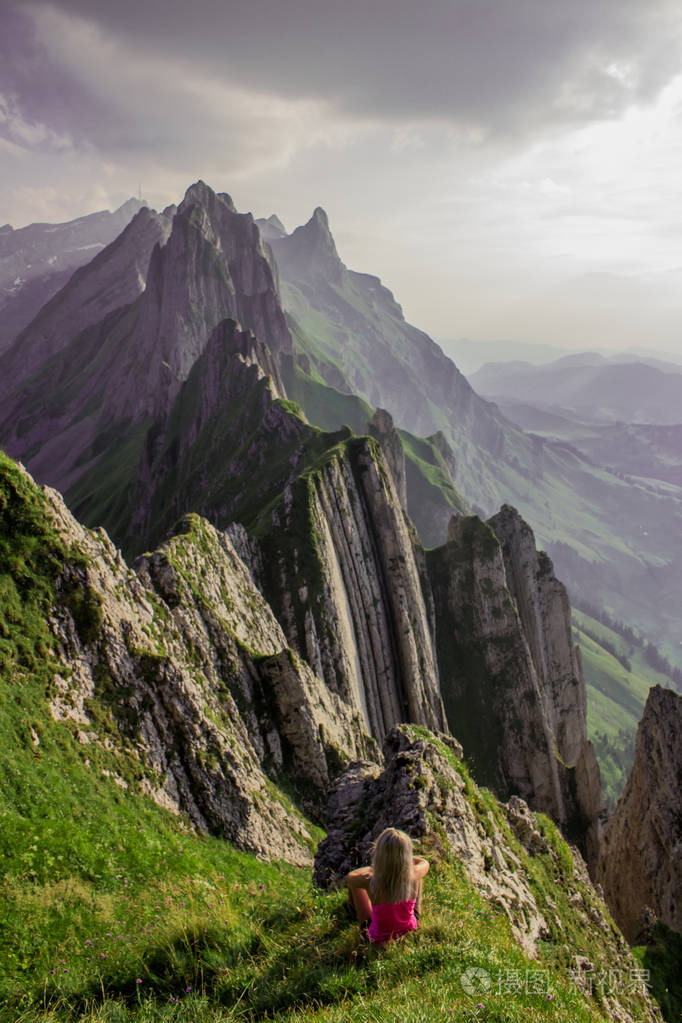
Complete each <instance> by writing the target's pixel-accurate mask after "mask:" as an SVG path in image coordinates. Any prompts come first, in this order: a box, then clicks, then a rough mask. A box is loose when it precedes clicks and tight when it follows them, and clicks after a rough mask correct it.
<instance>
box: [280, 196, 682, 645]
mask: <svg viewBox="0 0 682 1023" xmlns="http://www.w3.org/2000/svg"><path fill="white" fill-rule="evenodd" d="M270 245H271V247H272V251H273V253H274V256H275V258H276V260H277V264H278V266H279V271H280V283H281V291H282V299H283V303H284V308H285V310H286V312H287V319H288V324H289V328H290V330H291V333H292V338H293V342H294V352H295V362H296V373H295V377H294V379H293V380H292V381H289V380H288V381H287V390H288V393H289V394H291V395H292V396H294V397H296V400H298V401H300V402H301V404H302V405H303V407H304V409H305V411H306V414H307V415H308V416H309V418H310V419H311V421H312V422H318V419H317V418H316V417H318V416H319V415H320V403H319V400H318V399H317V398H316V397H315V394H316V391H315V387H314V386H313V384H314V382H315V380H317V381H320V379H321V380H322V381H323V382H324V383H326V385H327V386H328V387H329V388H331V389H333V393H334V394H335V395H336V400H335V401H334V402H329V403H328V404H327V408H326V409H325V416H324V425H325V428H327V429H329V428H330V427H332V426H340V425H341V424H343V423H344V422H349V420H348V419H347V418H345V403H344V402H343V401H342V400H341V399H342V397H343V395H344V394H345V395H348V398H349V400H350V395H351V394H355V395H357V396H358V397H360V398H361V399H363V400H364V401H365V402H367V403H368V404H369V405H371V406H374V407H376V406H381V407H383V408H385V409H387V410H388V411H389V412H390V413H391V415H392V416H393V418H394V420H395V422H396V425H397V426H398V427H399V428H400V429H404V430H409V431H411V432H412V433H413V434H420V435H422V436H424V435H433V434H434V433H436V432H437V431H440V432H441V433H442V435H443V438H444V439H445V441H446V442H447V444H448V445H449V446H450V447H451V448H452V452H453V461H454V463H455V480H456V485H457V490H458V492H459V493H460V494H461V495H462V496H463V497H464V499H465V500H467V501H468V502H469V504H470V507H473V508H474V509H475V510H477V511H479V512H481V513H483V514H485V515H486V516H487V515H490V514H493V513H494V512H495V511H496V510H497V509H498V508H499V506H500V505H501V504H503V503H505V502H508V503H510V504H512V505H514V506H515V507H517V508H518V509H519V510H520V511H521V513H522V515H523V516H524V518H525V519H526V520H527V521H528V522H529V523H531V524H532V526H533V529H534V530H535V532H536V535H537V536H538V538H539V542H540V543H541V544H542V546H543V547H544V548H545V549H546V550H547V551H548V553H549V554H550V555H551V557H552V559H553V561H554V563H555V566H556V569H557V573H558V575H559V577H560V578H561V579H562V580H563V581H564V582H565V583H567V585H568V586H569V590H570V591H571V592H572V593H575V594H576V595H579V594H583V595H585V594H589V596H590V599H592V600H594V601H598V602H600V603H601V604H602V605H603V606H604V608H605V609H607V610H609V611H610V612H611V613H612V614H613V615H614V616H615V617H616V618H618V619H620V620H622V621H626V622H630V623H632V624H634V625H637V626H638V627H640V628H641V629H642V630H643V631H644V632H645V633H646V634H647V635H649V636H650V637H651V639H652V640H654V641H655V642H656V644H657V645H659V646H661V647H662V648H663V649H664V652H665V654H666V656H668V657H671V658H672V659H673V660H674V661H675V662H676V663H682V648H678V647H677V646H676V640H675V637H676V635H677V621H678V617H679V615H678V609H679V607H680V606H682V572H681V571H680V566H681V565H682V499H681V496H680V495H679V494H678V493H677V492H676V491H674V492H671V491H665V488H662V487H660V486H659V485H658V484H651V485H649V484H647V483H645V482H644V481H642V482H638V483H637V485H632V484H630V483H628V482H627V481H626V480H622V479H620V478H618V476H617V475H615V474H614V473H613V472H609V471H605V470H603V469H602V468H600V467H599V466H598V465H595V464H594V462H592V461H591V460H589V459H588V458H586V457H585V456H583V455H581V454H580V452H579V451H578V450H577V449H576V448H575V447H573V446H571V445H570V444H566V443H565V442H564V441H561V442H558V443H557V442H554V441H550V440H545V439H543V438H541V437H538V436H529V435H528V434H527V433H525V432H524V431H523V430H521V429H519V428H518V427H516V426H515V425H514V424H513V423H512V422H510V420H509V419H507V418H506V417H505V416H504V415H503V414H501V412H500V410H499V409H498V408H497V407H496V406H495V405H493V404H492V403H490V402H488V401H486V400H483V399H481V398H480V397H479V395H478V394H476V393H475V391H474V390H473V388H472V387H471V386H470V384H469V382H468V381H467V380H466V378H465V377H464V376H463V375H462V374H461V373H460V372H459V370H458V369H457V368H456V367H455V365H454V364H453V363H452V361H451V360H450V359H449V358H448V357H447V356H446V355H445V354H444V353H443V351H442V350H441V348H440V347H439V346H438V345H437V344H436V343H435V342H434V341H433V340H432V339H431V338H430V337H428V335H427V334H425V333H423V332H422V331H419V330H417V329H416V328H414V327H412V326H411V325H410V324H408V323H406V322H405V319H404V317H403V315H402V310H401V308H400V306H399V305H398V303H397V302H396V301H395V299H394V297H393V295H392V294H391V292H390V291H389V290H388V289H387V288H386V287H385V286H384V285H383V284H382V283H381V281H380V280H379V279H378V278H376V277H372V276H370V275H368V274H360V273H355V272H354V271H352V270H349V269H348V268H347V267H346V266H345V265H344V264H343V262H342V260H341V259H340V257H339V255H338V252H337V250H336V246H335V244H334V240H333V237H332V234H331V231H330V228H329V223H328V220H327V217H326V215H325V214H324V212H323V211H322V210H320V209H318V210H316V211H315V213H314V214H313V216H312V218H311V219H310V221H309V222H308V223H307V224H305V225H303V226H302V227H299V228H297V229H296V230H295V231H293V232H292V233H291V234H290V235H287V236H286V237H282V238H273V239H271V241H270ZM572 357H573V356H570V357H569V358H572ZM600 360H601V357H600V356H599V355H598V354H597V355H593V356H591V357H590V360H589V361H592V362H596V363H597V365H598V366H599V365H601V361H600ZM580 371H581V372H585V373H593V372H594V371H595V369H594V367H592V366H590V367H587V368H586V369H585V370H580ZM652 372H653V373H657V372H658V371H657V370H652ZM680 380H681V381H682V377H680ZM333 413H335V414H336V417H337V418H336V419H334V414H333ZM320 425H321V424H320ZM408 500H409V499H408ZM415 518H416V516H415ZM431 521H432V524H435V520H434V519H433V517H432V520H431ZM446 523H447V514H446V513H445V512H444V511H443V514H442V517H441V519H440V524H441V526H440V528H441V529H443V530H444V529H445V526H446ZM442 535H443V534H442V533H441V534H440V536H438V535H434V534H433V533H431V534H430V535H429V538H428V540H427V541H426V542H428V543H429V544H437V543H438V542H440V540H441V537H442Z"/></svg>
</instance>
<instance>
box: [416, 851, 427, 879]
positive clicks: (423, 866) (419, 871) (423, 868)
mask: <svg viewBox="0 0 682 1023" xmlns="http://www.w3.org/2000/svg"><path fill="white" fill-rule="evenodd" d="M412 865H413V870H414V877H415V880H417V881H421V879H422V878H423V877H426V875H427V874H428V872H429V866H430V864H429V861H428V860H425V859H424V857H423V856H413V857H412Z"/></svg>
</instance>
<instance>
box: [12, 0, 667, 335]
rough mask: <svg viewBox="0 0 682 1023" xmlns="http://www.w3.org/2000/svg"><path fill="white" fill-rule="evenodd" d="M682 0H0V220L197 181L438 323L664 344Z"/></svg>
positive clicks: (459, 331)
mask: <svg viewBox="0 0 682 1023" xmlns="http://www.w3.org/2000/svg"><path fill="white" fill-rule="evenodd" d="M681 157H682V6H681V5H680V2H679V0H570V2H568V0H421V3H419V4H417V3H416V2H415V0H344V2H338V0H335V2H334V3H331V2H329V3H324V2H323V0H194V2H193V3H192V4H188V3H187V2H186V0H183V2H180V0H57V2H55V3H50V4H43V3H11V2H8V0H0V173H1V181H2V188H1V189H0V223H4V222H6V221H9V222H10V223H11V224H13V225H14V226H15V227H19V226H22V225H24V224H26V223H29V222H31V221H35V220H47V221H60V220H66V219H70V218H72V217H75V216H79V215H81V214H82V213H86V212H91V211H93V210H96V209H103V208H114V207H115V206H117V205H119V204H120V203H121V202H123V201H124V200H125V199H126V198H128V197H129V196H130V195H133V194H137V192H138V188H139V187H140V186H141V188H142V193H143V195H144V197H145V198H146V199H147V200H148V201H149V203H150V204H151V205H152V206H154V207H156V208H162V207H163V206H165V205H167V204H168V203H171V202H177V201H179V199H180V198H181V197H182V194H183V192H184V190H185V188H186V187H187V186H188V185H189V184H190V183H191V182H192V181H195V180H196V179H197V178H199V177H201V178H203V179H204V180H205V181H207V182H208V183H209V184H210V185H211V186H212V187H213V188H215V189H217V190H220V191H228V192H230V193H231V194H232V196H233V198H234V200H235V203H236V204H237V207H238V208H239V209H241V210H251V211H252V212H253V213H254V214H255V215H256V216H267V215H268V214H270V213H272V212H276V213H277V214H278V215H279V217H280V218H281V219H282V220H283V222H284V224H285V225H286V226H287V228H288V229H289V230H292V229H293V228H294V227H296V226H297V225H298V224H299V223H302V222H304V221H305V220H307V219H308V218H309V216H310V214H311V213H312V210H313V209H314V207H315V206H317V205H320V206H323V207H324V208H325V209H326V210H327V212H328V214H329V218H330V224H331V228H332V231H333V233H334V236H335V238H336V242H337V247H338V249H339V252H340V254H341V256H342V258H343V259H344V261H345V262H346V263H347V264H348V265H349V266H350V267H352V268H353V269H356V270H362V271H366V272H370V273H376V274H378V275H379V276H381V277H382V279H383V280H384V283H385V284H386V285H387V286H388V287H390V288H391V289H392V290H393V291H394V293H395V295H396V298H397V299H398V301H400V302H401V303H402V305H403V308H404V310H405V314H406V316H407V317H408V319H410V320H411V321H412V322H413V323H415V324H416V325H417V326H420V327H422V328H424V329H426V330H428V331H429V332H430V333H431V334H433V335H434V336H435V337H437V338H440V339H445V338H455V337H463V336H467V337H471V338H475V339H492V338H514V339H517V340H526V341H535V342H544V343H548V344H555V345H562V346H566V347H576V348H582V349H584V348H590V347H619V348H626V347H629V346H634V345H636V346H641V347H651V348H654V349H659V350H666V349H667V350H671V351H673V350H674V351H676V352H677V353H679V354H682V334H681V331H680V328H681V325H682V183H681V182H682V174H681V170H682V159H681Z"/></svg>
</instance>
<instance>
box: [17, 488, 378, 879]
mask: <svg viewBox="0 0 682 1023" xmlns="http://www.w3.org/2000/svg"><path fill="white" fill-rule="evenodd" d="M23 485H24V486H26V484H23ZM28 486H29V488H31V487H32V486H33V485H32V483H31V482H30V481H28ZM42 500H43V501H44V513H45V521H46V523H48V524H51V525H52V526H53V527H55V528H56V531H57V534H58V536H59V538H60V540H61V541H62V542H63V543H64V544H65V545H67V546H68V549H69V550H70V552H71V553H70V557H69V560H68V561H67V562H66V563H65V564H64V565H63V566H62V568H61V571H60V575H59V577H58V579H57V584H56V603H55V606H54V608H53V611H52V613H51V615H50V616H49V623H50V627H51V630H52V632H53V635H54V638H55V643H56V649H57V655H58V660H59V663H60V670H59V672H58V674H57V676H56V678H55V680H54V684H53V689H52V694H51V697H50V709H51V713H52V715H53V717H54V718H55V719H56V720H61V721H64V722H69V723H70V724H71V726H72V727H75V728H76V729H77V736H78V739H79V741H80V742H81V744H83V745H85V746H88V745H90V744H92V743H95V744H99V745H102V744H103V745H104V746H105V747H106V748H108V749H114V750H117V751H118V755H119V759H120V761H121V763H124V762H125V761H126V760H128V761H129V760H131V759H132V760H133V761H134V762H135V763H136V765H137V768H136V772H135V778H136V780H135V781H134V782H131V781H129V780H126V774H128V776H129V773H130V772H129V771H128V772H126V771H123V770H122V771H121V775H120V776H119V777H118V778H117V779H116V780H118V782H119V784H120V785H121V787H122V788H126V787H127V786H128V785H129V784H138V785H139V786H140V787H141V789H142V791H143V792H145V793H146V794H147V795H149V796H150V797H151V798H153V799H154V800H155V801H156V802H158V803H159V804H160V805H161V806H164V807H166V808H167V809H171V810H173V811H174V812H182V813H184V814H186V815H187V816H188V817H189V819H190V821H191V822H192V824H193V825H194V826H195V827H197V828H199V829H201V830H207V831H210V832H212V833H214V834H219V835H222V836H223V837H225V838H227V839H229V840H230V841H231V842H233V843H234V844H235V845H237V846H238V847H239V848H242V849H247V850H249V851H252V852H255V853H257V854H258V855H260V856H265V857H268V858H269V857H271V856H278V857H282V858H284V859H289V860H294V861H298V860H300V859H306V858H307V855H308V853H307V844H308V843H309V839H310V836H309V834H308V832H307V830H306V827H305V824H304V823H303V822H302V820H301V818H300V817H299V816H298V815H297V814H296V812H295V811H294V810H293V808H292V807H291V806H287V805H286V803H283V802H282V800H281V798H280V797H279V796H278V795H277V793H276V790H275V789H274V788H273V786H272V784H271V781H270V780H271V779H274V780H282V779H283V778H284V777H286V778H287V779H290V780H293V781H294V786H295V787H296V788H297V791H298V794H299V798H300V799H301V800H302V803H303V805H304V806H306V807H307V809H308V812H309V813H312V814H313V815H314V816H315V815H317V816H319V814H320V812H321V808H322V806H323V803H324V797H325V793H326V791H327V789H328V787H329V784H330V781H331V779H332V778H333V777H334V776H335V775H336V774H337V773H338V771H339V770H340V768H341V767H342V766H343V764H344V763H345V762H347V760H348V758H349V757H352V756H353V755H360V756H367V755H370V756H371V755H373V754H374V749H375V747H374V745H373V743H372V740H371V739H370V738H369V737H368V736H367V734H366V732H365V731H364V729H363V726H362V723H361V721H360V720H359V719H358V718H353V717H352V716H351V715H350V714H348V713H347V711H346V708H345V706H344V704H343V703H342V702H341V701H340V700H339V699H338V698H337V697H335V695H334V694H333V693H330V692H329V691H328V690H327V688H326V687H325V686H324V684H323V683H322V682H321V680H320V679H319V678H316V677H315V675H314V674H313V672H312V671H311V670H310V669H309V667H308V666H307V665H306V664H304V663H303V662H302V661H301V660H300V659H299V658H298V657H297V656H296V655H295V654H294V653H293V651H291V649H290V648H289V647H288V646H287V643H286V641H285V639H284V636H283V634H282V631H281V629H280V627H279V625H278V624H277V622H276V620H275V619H274V617H273V615H272V613H271V611H270V609H269V608H268V606H267V604H266V603H265V601H264V600H263V598H262V597H261V595H260V593H259V592H258V591H257V590H256V588H255V587H254V586H253V583H252V582H251V579H250V577H249V575H248V573H247V571H246V569H245V567H244V565H243V564H242V562H241V561H240V559H239V557H238V555H237V554H236V552H235V551H234V548H233V547H232V545H231V543H230V541H229V540H228V538H227V537H226V536H225V535H224V534H220V533H218V532H216V531H215V530H214V529H213V528H212V527H211V526H210V525H209V524H208V523H207V522H205V521H204V520H201V519H199V518H198V517H196V516H190V517H189V518H187V519H185V520H184V521H183V522H182V523H181V524H180V525H179V527H178V531H177V532H176V535H175V536H174V537H172V538H171V539H170V540H169V541H168V542H167V543H166V544H165V545H164V546H163V547H162V548H160V549H159V550H158V551H156V552H154V553H153V554H149V555H146V556H145V557H144V558H142V559H140V561H139V562H138V564H137V566H136V571H135V572H134V571H132V570H131V569H130V568H128V567H127V566H126V564H125V562H124V561H123V559H122V557H121V555H120V552H118V551H117V550H116V549H115V548H114V547H113V545H112V544H111V542H110V541H109V539H108V537H107V536H106V534H105V533H104V532H103V531H101V530H98V531H95V532H94V533H93V532H91V531H88V530H84V529H83V528H82V527H81V526H80V525H79V524H78V523H77V522H76V521H75V519H74V518H73V517H72V516H71V514H70V513H69V512H68V510H67V509H66V507H65V505H64V504H63V502H62V500H61V498H60V497H59V495H58V494H56V493H55V492H54V491H51V490H49V489H45V490H44V491H43V495H42Z"/></svg>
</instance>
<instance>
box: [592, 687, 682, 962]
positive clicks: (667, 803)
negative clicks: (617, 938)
mask: <svg viewBox="0 0 682 1023" xmlns="http://www.w3.org/2000/svg"><path fill="white" fill-rule="evenodd" d="M681 734H682V697H680V696H679V695H678V694H677V693H675V692H673V690H672V689H663V688H662V687H661V686H654V687H653V688H652V689H651V690H650V691H649V697H648V699H647V702H646V706H645V708H644V715H643V717H642V720H641V722H640V724H639V729H638V731H637V742H636V746H635V762H634V764H633V766H632V771H631V773H630V777H629V779H628V782H627V785H626V786H625V791H624V793H623V795H622V796H621V798H620V800H619V802H618V805H617V807H616V809H615V810H614V812H613V815H612V817H611V819H610V820H609V822H608V824H607V826H606V829H605V833H604V840H603V844H602V848H601V854H600V857H599V880H600V881H601V883H602V885H603V888H604V894H605V896H606V900H607V902H608V904H609V906H610V908H611V911H612V913H613V915H614V917H615V919H616V921H617V923H618V925H619V927H620V928H621V930H622V931H623V934H624V935H625V936H626V938H627V939H628V941H631V942H634V941H635V940H636V939H637V936H638V934H639V933H640V931H641V930H642V923H643V913H644V910H645V907H648V909H650V910H652V911H653V913H654V914H655V915H656V916H657V917H658V918H659V919H660V920H662V921H663V923H665V924H667V925H668V926H669V927H671V928H672V929H673V930H675V931H680V932H682V811H681V808H682V754H681V751H680V735H681Z"/></svg>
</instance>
